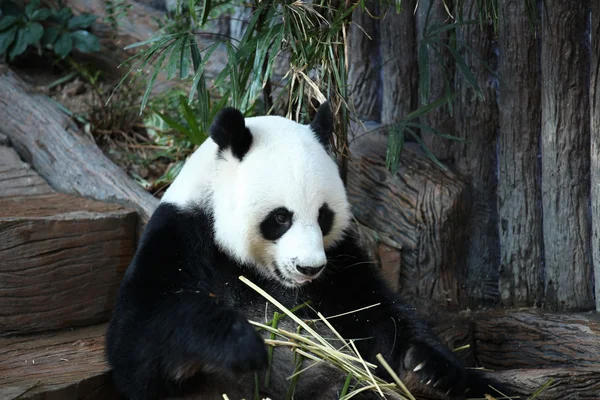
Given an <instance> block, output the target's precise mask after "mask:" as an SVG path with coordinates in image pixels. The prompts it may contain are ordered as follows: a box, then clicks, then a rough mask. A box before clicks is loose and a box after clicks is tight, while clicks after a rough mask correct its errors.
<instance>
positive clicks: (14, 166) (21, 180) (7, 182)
mask: <svg viewBox="0 0 600 400" xmlns="http://www.w3.org/2000/svg"><path fill="white" fill-rule="evenodd" d="M49 193H54V190H52V188H51V187H50V186H49V185H48V184H47V183H46V181H45V180H43V179H42V178H41V177H40V176H39V175H38V174H37V173H36V172H35V171H33V170H32V169H31V167H30V166H29V165H27V164H26V163H24V162H22V161H21V159H20V158H19V155H18V154H17V153H16V152H15V151H14V150H13V149H11V148H10V147H6V146H1V145H0V198H2V197H12V196H27V195H33V194H49Z"/></svg>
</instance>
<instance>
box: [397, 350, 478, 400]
mask: <svg viewBox="0 0 600 400" xmlns="http://www.w3.org/2000/svg"><path fill="white" fill-rule="evenodd" d="M403 364H404V368H405V371H410V373H411V374H415V377H416V378H417V380H418V381H420V382H421V383H422V384H423V385H427V386H429V387H431V388H434V389H435V390H436V391H439V392H440V394H441V393H444V392H446V391H449V392H450V393H454V392H456V393H459V392H461V391H463V390H464V386H465V381H466V375H465V372H464V369H463V367H462V365H461V363H460V361H459V360H458V359H457V358H456V356H455V355H454V353H452V352H450V351H449V350H447V351H446V349H445V348H444V347H443V346H441V345H438V344H436V343H433V344H430V343H428V342H420V341H419V342H413V343H411V344H410V346H409V347H408V349H407V350H406V352H405V353H404V359H403Z"/></svg>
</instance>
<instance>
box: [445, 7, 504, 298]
mask: <svg viewBox="0 0 600 400" xmlns="http://www.w3.org/2000/svg"><path fill="white" fill-rule="evenodd" d="M477 3H478V1H477V0H466V1H464V2H463V3H462V4H461V9H457V10H455V13H456V14H457V15H458V16H460V18H462V19H464V20H468V21H469V20H476V19H477V15H478V13H479V11H478V7H477ZM493 34H494V32H493V28H492V27H491V26H488V25H484V26H483V27H482V26H481V25H479V24H467V25H464V26H460V27H459V28H458V29H457V31H456V35H457V51H458V52H459V54H460V56H461V58H462V59H463V60H464V64H465V66H466V67H467V68H469V69H470V71H471V74H472V76H473V77H474V79H475V80H476V82H477V85H478V86H479V88H480V90H481V92H482V94H483V98H481V97H479V96H478V95H477V92H476V90H477V89H476V88H474V87H473V86H472V84H471V83H469V82H468V80H467V79H466V78H465V76H464V73H463V72H460V71H459V69H458V68H457V69H456V74H455V81H454V82H455V83H454V85H455V90H456V92H457V93H458V97H457V100H456V101H455V105H454V112H455V124H456V135H457V136H459V137H462V138H464V139H466V140H468V142H467V143H464V144H462V143H460V144H459V143H456V144H455V145H453V148H455V149H456V153H455V154H456V157H455V161H456V165H457V167H458V168H459V170H460V171H461V172H462V173H463V174H464V175H465V176H469V177H470V181H471V193H472V199H473V203H472V206H471V212H470V213H469V217H470V218H469V219H470V221H469V241H468V243H467V260H466V269H467V285H468V290H469V298H470V300H471V302H472V303H473V304H474V305H480V304H482V303H495V302H497V299H498V263H499V262H498V261H499V249H498V229H497V222H496V221H497V207H496V181H497V179H496V145H497V143H496V133H497V129H498V106H497V103H496V89H495V88H494V86H493V85H494V82H493V79H492V74H491V73H490V72H489V71H488V70H487V69H486V68H484V65H483V63H482V61H481V60H482V59H483V62H485V63H486V64H488V65H489V66H490V67H493V66H494V65H495V64H496V60H495V58H496V56H495V54H494V51H493V48H492V39H493ZM469 48H470V49H469Z"/></svg>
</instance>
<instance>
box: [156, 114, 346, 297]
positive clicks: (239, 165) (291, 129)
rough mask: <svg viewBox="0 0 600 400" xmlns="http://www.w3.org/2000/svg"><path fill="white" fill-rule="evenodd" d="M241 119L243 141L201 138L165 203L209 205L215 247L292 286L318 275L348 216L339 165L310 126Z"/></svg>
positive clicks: (282, 120) (278, 119)
mask: <svg viewBox="0 0 600 400" xmlns="http://www.w3.org/2000/svg"><path fill="white" fill-rule="evenodd" d="M244 122H245V127H246V128H247V129H248V131H249V132H247V133H249V134H250V135H251V139H250V141H251V143H250V144H249V145H248V143H245V144H241V145H239V143H238V147H236V145H235V144H234V145H231V146H223V144H222V142H221V143H219V144H217V143H215V141H214V140H207V141H206V142H205V144H203V145H202V146H201V148H200V149H198V150H197V152H196V153H195V154H194V155H193V156H192V157H191V158H190V160H189V161H188V162H187V163H186V166H185V167H184V169H183V170H182V172H181V173H180V175H179V177H178V178H177V179H176V181H175V182H174V183H173V185H172V186H171V188H170V189H169V191H168V192H167V193H166V194H165V196H164V197H163V201H169V202H172V203H178V204H180V205H189V204H191V203H196V204H204V205H205V206H206V207H209V208H211V209H212V212H213V215H214V233H215V240H216V242H217V244H218V245H219V246H220V247H222V249H223V250H225V251H226V252H227V253H228V254H230V255H231V256H232V257H233V258H235V259H237V260H238V261H240V262H242V263H244V264H248V265H252V266H254V267H256V268H257V270H258V271H259V272H260V273H261V274H263V275H265V276H267V277H269V278H272V279H275V280H277V281H279V282H280V283H282V284H283V285H286V286H290V287H294V286H299V285H302V284H305V283H307V282H310V281H311V280H313V279H317V278H318V276H319V275H320V274H321V273H322V271H323V267H324V266H325V264H326V263H327V260H326V257H325V250H326V249H327V248H330V247H331V246H332V245H333V244H335V243H336V242H337V241H339V240H340V239H341V238H342V236H343V234H344V231H345V230H346V228H347V227H348V225H349V221H350V207H349V204H348V200H347V197H346V192H345V189H344V186H343V183H342V181H341V179H340V176H339V173H338V168H337V165H336V163H335V162H334V161H333V160H332V159H331V158H330V156H329V155H328V154H327V151H326V150H325V148H324V146H323V145H322V144H321V142H320V141H319V139H318V138H317V135H316V134H315V132H314V130H315V127H314V126H313V127H312V128H311V127H310V126H308V125H301V124H298V123H295V122H293V121H291V120H288V119H285V118H282V117H275V116H268V117H254V118H246V119H245V121H244ZM215 124H216V125H217V127H216V128H214V129H216V130H217V131H218V130H219V126H218V124H219V122H218V121H216V122H215V123H214V124H213V125H215ZM236 128H237V129H239V126H237V127H236ZM231 130H232V128H231V127H229V126H226V127H225V128H224V130H222V131H221V134H223V132H226V131H231ZM317 130H318V129H317ZM234 134H235V133H234ZM216 135H217V138H216V142H220V141H221V140H222V137H219V136H218V135H219V132H216V133H215V134H213V135H211V136H212V137H213V139H214V138H215V136H216ZM240 149H242V150H240ZM244 150H245V151H244ZM240 155H241V157H240ZM180 181H181V183H180ZM190 182H193V183H194V184H192V185H190Z"/></svg>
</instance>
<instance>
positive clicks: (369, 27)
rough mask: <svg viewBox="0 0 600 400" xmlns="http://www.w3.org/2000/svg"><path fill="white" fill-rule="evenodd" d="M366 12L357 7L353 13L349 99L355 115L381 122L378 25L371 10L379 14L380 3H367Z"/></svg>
mask: <svg viewBox="0 0 600 400" xmlns="http://www.w3.org/2000/svg"><path fill="white" fill-rule="evenodd" d="M366 7H368V8H367V9H365V10H364V11H363V10H362V9H361V8H360V7H357V8H356V10H354V13H353V14H352V25H351V27H350V51H349V61H348V62H349V64H350V65H349V71H348V82H349V83H350V99H351V100H352V104H353V105H354V109H355V110H356V114H357V115H358V116H359V117H360V118H361V119H363V120H371V121H379V120H380V117H381V115H380V110H381V104H380V99H379V88H380V79H379V68H380V67H381V61H380V59H379V51H378V47H379V24H378V21H377V20H376V19H375V18H373V17H372V16H371V15H369V13H371V14H376V13H377V11H378V10H377V8H378V6H377V3H376V2H367V4H366Z"/></svg>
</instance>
